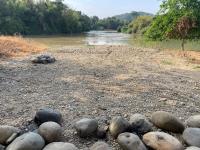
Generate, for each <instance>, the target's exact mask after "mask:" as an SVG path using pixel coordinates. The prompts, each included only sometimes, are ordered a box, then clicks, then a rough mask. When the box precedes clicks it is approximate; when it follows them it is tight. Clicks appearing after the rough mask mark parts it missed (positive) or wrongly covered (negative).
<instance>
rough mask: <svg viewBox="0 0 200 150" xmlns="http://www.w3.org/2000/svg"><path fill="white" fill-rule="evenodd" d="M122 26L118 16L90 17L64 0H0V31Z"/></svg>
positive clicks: (70, 30) (72, 30)
mask: <svg viewBox="0 0 200 150" xmlns="http://www.w3.org/2000/svg"><path fill="white" fill-rule="evenodd" d="M119 25H122V22H121V21H120V20H117V19H116V18H107V19H103V20H101V19H99V18H98V17H88V16H87V15H84V14H82V13H81V12H80V11H75V10H73V9H71V8H69V7H68V6H67V5H66V4H64V3H63V1H62V0H55V1H50V0H37V1H36V0H0V34H6V35H7V34H8V35H12V34H23V35H36V34H72V33H81V32H85V31H89V30H94V29H116V28H117V27H118V26H119Z"/></svg>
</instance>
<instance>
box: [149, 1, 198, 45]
mask: <svg viewBox="0 0 200 150" xmlns="http://www.w3.org/2000/svg"><path fill="white" fill-rule="evenodd" d="M199 10H200V1H199V0H164V1H163V3H162V5H161V9H160V11H159V13H158V14H157V16H156V17H155V18H154V20H153V22H152V24H151V26H150V28H149V29H148V30H147V32H146V36H147V37H148V38H150V39H153V40H164V39H182V40H183V43H182V45H183V44H184V40H187V39H196V38H199V37H200V13H199Z"/></svg>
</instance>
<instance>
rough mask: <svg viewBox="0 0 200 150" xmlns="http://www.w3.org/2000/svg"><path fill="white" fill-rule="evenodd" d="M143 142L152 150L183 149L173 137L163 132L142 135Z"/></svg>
mask: <svg viewBox="0 0 200 150" xmlns="http://www.w3.org/2000/svg"><path fill="white" fill-rule="evenodd" d="M143 141H144V143H145V144H146V145H147V146H149V147H150V148H152V149H154V150H183V146H182V144H181V143H180V142H179V140H178V139H176V138H175V137H173V136H171V135H169V134H167V133H164V132H149V133H146V134H145V135H144V136H143Z"/></svg>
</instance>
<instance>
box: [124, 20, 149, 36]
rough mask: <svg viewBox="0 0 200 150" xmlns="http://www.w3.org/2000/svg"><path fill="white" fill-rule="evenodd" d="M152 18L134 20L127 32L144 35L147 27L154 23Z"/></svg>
mask: <svg viewBox="0 0 200 150" xmlns="http://www.w3.org/2000/svg"><path fill="white" fill-rule="evenodd" d="M152 18H153V17H152V16H139V17H137V18H136V19H135V20H133V21H132V22H131V23H130V24H129V25H128V29H127V32H128V33H130V34H131V33H133V34H143V33H144V32H145V31H146V29H147V27H149V25H150V24H151V22H152Z"/></svg>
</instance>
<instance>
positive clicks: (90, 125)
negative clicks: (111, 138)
mask: <svg viewBox="0 0 200 150" xmlns="http://www.w3.org/2000/svg"><path fill="white" fill-rule="evenodd" d="M74 127H75V129H76V131H77V133H78V134H79V136H80V137H89V136H92V135H93V134H94V133H95V132H96V131H97V129H98V122H97V120H95V119H89V118H84V119H81V120H79V121H77V122H76V123H75V126H74Z"/></svg>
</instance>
